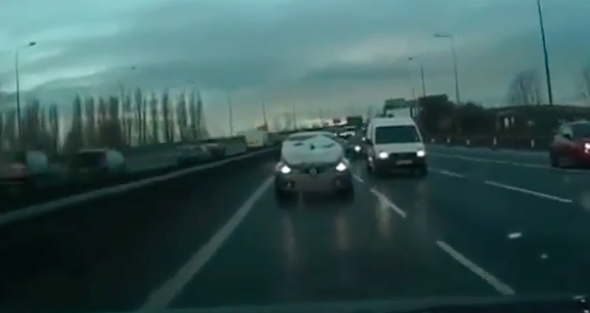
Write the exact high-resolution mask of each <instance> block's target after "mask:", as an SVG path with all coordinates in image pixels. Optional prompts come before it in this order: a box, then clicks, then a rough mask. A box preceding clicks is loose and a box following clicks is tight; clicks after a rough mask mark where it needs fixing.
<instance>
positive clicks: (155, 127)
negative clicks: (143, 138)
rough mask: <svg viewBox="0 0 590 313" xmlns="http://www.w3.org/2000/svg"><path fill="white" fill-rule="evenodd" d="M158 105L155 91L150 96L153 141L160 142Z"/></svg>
mask: <svg viewBox="0 0 590 313" xmlns="http://www.w3.org/2000/svg"><path fill="white" fill-rule="evenodd" d="M159 108H160V107H159V106H158V97H157V96H156V94H155V93H152V95H151V96H150V116H151V118H150V119H151V130H152V143H159V142H160V120H159V119H160V110H159Z"/></svg>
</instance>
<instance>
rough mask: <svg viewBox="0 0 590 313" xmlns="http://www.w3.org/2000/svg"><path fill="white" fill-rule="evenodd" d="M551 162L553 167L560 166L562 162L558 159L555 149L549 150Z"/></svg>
mask: <svg viewBox="0 0 590 313" xmlns="http://www.w3.org/2000/svg"><path fill="white" fill-rule="evenodd" d="M549 162H550V163H551V166H552V167H555V168H559V167H560V162H559V160H558V157H557V156H556V155H555V152H553V151H549Z"/></svg>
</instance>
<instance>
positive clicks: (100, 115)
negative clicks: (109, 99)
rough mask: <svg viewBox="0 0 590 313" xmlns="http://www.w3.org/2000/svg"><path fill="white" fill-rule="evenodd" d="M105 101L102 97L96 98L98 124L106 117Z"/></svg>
mask: <svg viewBox="0 0 590 313" xmlns="http://www.w3.org/2000/svg"><path fill="white" fill-rule="evenodd" d="M107 115H108V114H107V103H106V101H105V99H104V98H103V97H100V98H98V121H97V122H98V125H101V124H102V123H104V122H105V121H106V120H107V119H108V116H107Z"/></svg>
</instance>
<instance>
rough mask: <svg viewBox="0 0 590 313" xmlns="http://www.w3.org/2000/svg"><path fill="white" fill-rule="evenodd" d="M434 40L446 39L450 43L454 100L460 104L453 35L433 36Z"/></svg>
mask: <svg viewBox="0 0 590 313" xmlns="http://www.w3.org/2000/svg"><path fill="white" fill-rule="evenodd" d="M434 37H436V38H447V39H449V41H450V43H451V52H452V54H453V72H454V74H455V98H456V101H457V104H461V93H460V92H459V67H458V65H457V49H455V39H454V37H453V35H443V34H434Z"/></svg>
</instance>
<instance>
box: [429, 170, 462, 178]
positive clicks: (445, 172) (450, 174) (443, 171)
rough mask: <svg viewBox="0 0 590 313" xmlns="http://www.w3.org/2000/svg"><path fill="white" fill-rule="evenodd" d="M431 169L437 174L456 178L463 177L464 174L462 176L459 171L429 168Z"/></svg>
mask: <svg viewBox="0 0 590 313" xmlns="http://www.w3.org/2000/svg"><path fill="white" fill-rule="evenodd" d="M431 171H433V172H435V173H438V174H442V175H446V176H451V177H456V178H465V176H463V175H461V174H459V173H454V172H451V171H447V170H438V169H431Z"/></svg>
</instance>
